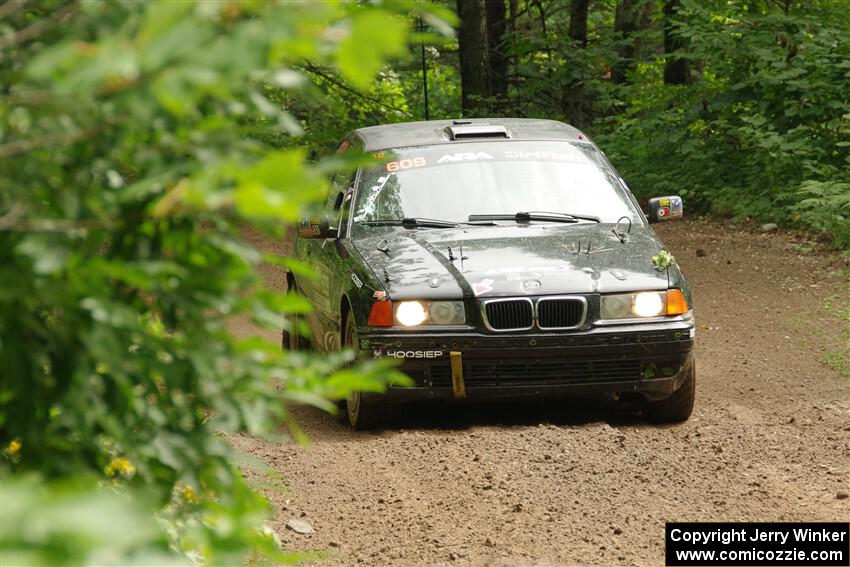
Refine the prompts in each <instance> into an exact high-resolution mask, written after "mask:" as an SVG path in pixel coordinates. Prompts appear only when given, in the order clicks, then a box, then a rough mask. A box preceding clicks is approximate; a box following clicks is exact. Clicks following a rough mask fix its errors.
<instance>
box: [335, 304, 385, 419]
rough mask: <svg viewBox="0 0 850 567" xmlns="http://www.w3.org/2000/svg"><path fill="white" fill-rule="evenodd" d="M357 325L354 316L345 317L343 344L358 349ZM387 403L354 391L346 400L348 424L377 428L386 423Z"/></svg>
mask: <svg viewBox="0 0 850 567" xmlns="http://www.w3.org/2000/svg"><path fill="white" fill-rule="evenodd" d="M357 344H358V343H357V325H356V324H355V323H354V317H353V316H351V314H349V315H348V316H347V317H346V318H345V334H344V336H343V346H346V347H348V348H352V349H355V351H356V349H357ZM386 408H387V404H386V402H384V401H383V400H381V399H376V398H375V397H373V396H367V395H364V394H363V393H362V392H352V393H351V394H349V395H348V398H346V400H345V414H346V416H347V417H348V424H349V425H350V426H351V428H352V429H354V430H355V431H364V430H368V429H376V428H378V427H380V426H381V425H383V424H384V422H385V419H386Z"/></svg>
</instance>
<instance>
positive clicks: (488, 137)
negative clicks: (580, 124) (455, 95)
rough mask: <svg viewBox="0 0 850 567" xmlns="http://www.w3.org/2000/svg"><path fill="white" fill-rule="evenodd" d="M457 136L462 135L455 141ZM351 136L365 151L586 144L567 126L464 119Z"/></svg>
mask: <svg viewBox="0 0 850 567" xmlns="http://www.w3.org/2000/svg"><path fill="white" fill-rule="evenodd" d="M458 132H464V134H463V135H462V136H461V135H457V137H456V134H457V133H458ZM354 134H355V136H357V137H358V138H360V139H361V140H362V141H363V143H364V144H365V149H366V150H368V151H372V150H388V149H393V148H405V147H410V146H430V145H434V144H456V143H463V142H474V141H491V142H492V141H498V140H505V141H518V140H519V141H523V140H526V141H527V140H558V141H570V142H575V141H588V139H587V137H586V136H584V134H582V133H581V132H580V131H579V130H577V129H576V128H574V127H572V126H570V125H569V124H564V123H563V122H558V121H556V120H544V119H537V118H464V119H457V120H427V121H422V122H401V123H398V124H383V125H380V126H368V127H366V128H358V129H357V130H355V131H354ZM505 134H507V135H505Z"/></svg>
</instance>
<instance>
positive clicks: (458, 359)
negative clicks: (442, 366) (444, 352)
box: [449, 351, 466, 398]
mask: <svg viewBox="0 0 850 567" xmlns="http://www.w3.org/2000/svg"><path fill="white" fill-rule="evenodd" d="M449 356H451V360H452V393H453V394H454V397H456V398H465V397H466V386H465V385H464V383H463V357H462V355H461V353H459V352H454V351H452V352H450V353H449Z"/></svg>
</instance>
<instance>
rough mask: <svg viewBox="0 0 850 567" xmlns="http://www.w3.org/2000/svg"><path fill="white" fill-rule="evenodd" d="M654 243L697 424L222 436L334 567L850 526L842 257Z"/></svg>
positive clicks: (464, 426) (479, 418)
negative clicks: (690, 326)
mask: <svg viewBox="0 0 850 567" xmlns="http://www.w3.org/2000/svg"><path fill="white" fill-rule="evenodd" d="M657 230H658V232H659V233H660V235H661V236H662V238H663V239H664V240H665V242H666V244H667V245H668V246H669V248H670V250H671V251H672V252H673V254H674V255H675V256H676V258H677V260H678V262H679V264H680V265H681V266H682V269H683V271H684V272H685V274H686V275H687V277H688V279H689V281H690V283H691V284H692V286H693V287H694V295H695V307H696V314H697V320H698V331H697V402H696V409H695V412H694V415H693V417H692V418H691V419H690V420H689V421H688V422H686V423H684V424H681V425H675V426H658V425H651V424H648V423H645V422H644V421H643V420H642V419H641V418H640V417H639V416H637V415H636V414H635V413H634V412H633V411H630V410H629V409H628V408H622V407H619V406H616V405H613V404H611V403H602V402H600V403H586V402H584V401H580V402H572V403H558V404H551V403H550V404H541V403H525V404H510V405H491V406H468V405H465V406H428V405H425V406H416V407H414V408H412V411H410V412H409V415H408V417H407V418H406V419H405V420H404V421H403V422H400V423H399V424H397V425H395V426H394V427H393V428H391V429H389V430H385V431H381V432H375V433H355V432H352V431H349V430H348V429H347V428H346V427H344V426H343V425H341V424H340V423H339V422H338V421H337V420H336V418H334V417H332V416H328V415H325V414H322V413H320V412H318V411H315V410H311V409H307V408H296V410H295V412H294V413H295V416H296V418H297V419H298V421H299V423H300V425H301V426H302V427H303V428H304V430H305V431H306V433H307V434H308V436H309V437H310V440H311V441H310V443H309V445H307V446H303V447H302V446H298V445H296V444H294V443H293V442H291V441H268V440H260V439H254V438H250V437H244V436H243V437H235V438H233V444H234V445H235V446H236V448H237V449H238V450H240V451H242V452H244V453H247V454H249V455H251V456H253V457H255V458H257V459H259V460H261V461H262V462H264V463H265V464H267V465H268V466H269V467H270V469H271V470H273V471H275V472H276V473H278V474H279V475H281V476H282V478H283V479H284V483H285V485H286V486H285V487H281V486H277V487H271V488H270V487H266V488H264V492H265V494H266V495H267V496H268V498H269V499H270V501H271V502H272V505H273V507H274V519H273V522H272V524H273V527H275V528H276V529H277V530H278V532H279V533H280V535H281V537H282V539H283V542H284V545H285V547H286V548H288V549H293V550H295V549H300V550H306V549H312V550H324V551H326V552H327V559H325V560H323V561H319V562H316V563H315V564H316V565H327V566H331V565H358V564H362V565H382V566H383V565H404V566H411V565H476V566H484V565H491V566H512V565H536V566H549V565H663V563H664V559H663V557H664V555H663V554H664V523H665V522H667V521H755V520H764V521H803V520H820V521H828V520H832V521H835V520H841V521H847V520H848V519H850V499H848V498H847V494H848V489H850V486H848V480H850V390H848V383H850V379H849V378H848V375H847V374H848V370H847V365H848V357H850V355H848V345H850V339H848V326H850V269H848V266H850V264H848V260H847V259H846V258H843V257H841V256H840V255H838V254H830V253H823V252H814V253H808V254H803V253H801V248H802V249H803V252H808V248H810V247H811V246H810V244H809V243H806V242H803V241H802V237H799V236H795V235H793V234H787V233H777V232H769V233H760V232H758V231H757V230H752V231H751V230H747V229H745V228H739V227H735V226H733V225H731V224H721V223H716V222H708V221H702V220H691V221H687V222H681V223H671V224H669V225H663V226H660V227H659V228H658V229H657ZM267 276H268V278H269V279H270V281H271V283H273V284H274V285H275V286H276V287H279V286H280V274H279V273H277V272H274V271H271V270H270V271H269V272H268V273H267ZM236 332H237V333H240V334H250V333H252V332H256V331H255V330H253V329H252V328H251V327H250V326H247V325H238V326H237V328H236ZM271 338H274V339H275V340H276V337H271ZM246 474H247V475H248V477H249V478H250V479H252V480H256V481H257V483H258V485H260V484H262V482H261V481H262V480H263V479H264V478H265V480H268V478H267V477H268V473H260V472H251V471H248V472H247V473H246ZM265 484H268V483H265ZM293 519H299V520H304V521H306V522H308V523H309V524H310V526H312V528H313V530H314V533H312V534H299V533H296V532H295V531H293V530H291V529H287V527H286V524H287V522H289V521H290V520H293Z"/></svg>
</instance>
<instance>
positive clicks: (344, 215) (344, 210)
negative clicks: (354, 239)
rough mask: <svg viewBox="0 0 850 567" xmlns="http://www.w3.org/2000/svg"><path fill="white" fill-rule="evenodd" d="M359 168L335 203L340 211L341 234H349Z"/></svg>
mask: <svg viewBox="0 0 850 567" xmlns="http://www.w3.org/2000/svg"><path fill="white" fill-rule="evenodd" d="M358 172H359V170H357V171H355V172H354V173H352V174H351V176H350V177H349V178H348V183H346V185H345V190H344V191H342V192H341V193H339V196H338V198H337V201H336V203H335V208H336V209H337V210H338V211H339V217H338V218H339V236H340V237H342V236H346V235H347V234H348V218H349V217H350V216H351V201H352V198H353V197H354V183H355V182H356V181H357V174H358Z"/></svg>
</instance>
